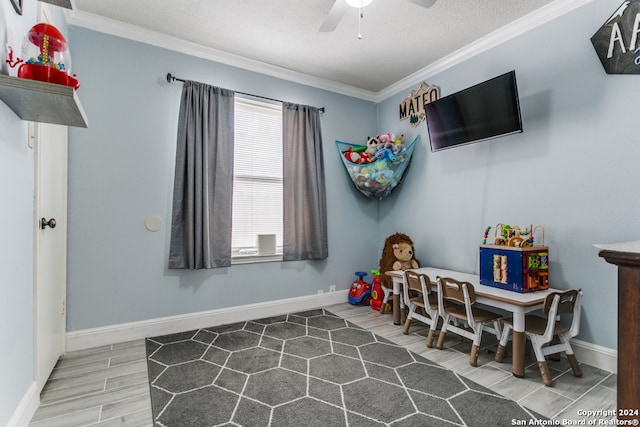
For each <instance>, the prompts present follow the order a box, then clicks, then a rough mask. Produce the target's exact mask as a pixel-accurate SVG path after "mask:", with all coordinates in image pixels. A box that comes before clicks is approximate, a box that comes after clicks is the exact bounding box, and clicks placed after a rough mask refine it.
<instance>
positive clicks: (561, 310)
mask: <svg viewBox="0 0 640 427" xmlns="http://www.w3.org/2000/svg"><path fill="white" fill-rule="evenodd" d="M579 292H580V289H569V290H566V291H561V292H552V293H550V294H549V295H547V297H546V298H545V301H544V307H543V309H542V312H543V313H544V315H545V316H548V315H549V311H550V310H551V306H552V305H553V299H554V298H555V296H556V295H558V296H559V297H560V300H559V302H558V309H557V311H556V315H559V314H571V313H573V309H574V306H575V303H576V299H577V297H578V293H579Z"/></svg>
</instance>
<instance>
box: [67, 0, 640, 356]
mask: <svg viewBox="0 0 640 427" xmlns="http://www.w3.org/2000/svg"><path fill="white" fill-rule="evenodd" d="M617 3H618V1H617V0H607V1H601V2H600V1H599V2H592V3H589V4H587V5H585V6H583V7H581V8H579V9H577V10H575V11H573V12H570V13H569V14H567V15H565V16H563V17H561V18H559V19H556V20H554V21H552V22H549V23H547V24H545V25H543V26H541V27H539V28H537V29H535V30H532V31H530V32H528V33H526V34H524V35H521V36H519V37H517V38H515V39H514V40H511V41H508V42H506V43H504V44H503V45H501V46H499V47H497V48H494V49H491V50H490V51H488V52H484V53H480V54H479V55H477V56H470V58H469V59H468V60H467V61H465V62H463V63H462V64H459V65H456V66H454V67H451V68H450V69H448V70H446V71H444V72H442V73H441V74H439V75H436V76H432V77H429V78H428V81H427V82H428V83H431V84H436V85H438V86H440V87H441V89H442V93H443V94H449V93H453V92H455V91H457V90H460V89H463V88H465V87H468V86H470V85H473V84H475V83H478V82H480V81H483V80H486V79H488V78H491V77H494V76H496V75H498V74H501V73H503V72H506V71H509V70H511V69H515V70H516V72H517V76H518V84H519V90H520V97H521V107H522V113H523V119H524V127H525V132H524V133H523V134H519V135H515V136H510V137H505V138H501V139H496V140H493V141H489V142H484V143H482V144H476V145H470V146H467V147H461V148H456V149H454V150H449V151H444V152H439V153H435V154H434V153H431V152H430V151H429V149H428V136H427V133H426V126H425V125H424V124H422V125H420V127H419V128H417V129H413V128H411V127H409V126H408V124H407V123H406V122H399V121H398V112H397V108H398V104H399V102H400V101H401V100H402V99H403V98H404V97H405V96H406V95H407V94H408V92H409V91H410V90H411V89H413V88H414V87H415V86H412V87H407V89H406V91H401V93H398V94H397V95H395V96H392V97H391V98H389V99H388V100H385V101H384V102H382V103H381V104H379V105H377V106H376V105H373V104H372V103H369V102H365V101H361V100H357V99H353V98H349V97H346V96H341V95H337V94H334V93H330V92H326V91H322V90H318V89H314V88H310V87H306V86H303V85H299V84H295V83H291V82H286V81H283V80H279V79H274V78H270V77H266V76H263V75H260V74H256V73H253V72H249V71H243V70H239V69H235V68H232V67H228V66H225V65H221V64H218V63H215V62H211V61H207V60H203V59H198V58H193V57H190V56H186V55H181V54H178V53H175V52H172V51H168V50H163V49H159V48H155V47H150V46H147V45H143V44H139V43H136V42H132V41H129V40H124V39H120V38H116V37H111V36H105V35H103V34H100V33H96V32H93V31H89V30H86V29H82V28H74V29H72V30H71V34H70V41H71V46H72V48H73V54H74V71H75V72H77V73H78V77H79V79H80V81H81V84H82V86H81V88H80V90H79V92H78V94H79V95H80V98H81V100H82V102H83V105H84V107H85V110H86V112H87V115H88V117H89V121H90V125H89V128H88V129H71V131H70V143H71V146H70V170H69V179H70V188H69V190H70V191H69V192H70V195H69V282H68V299H69V301H68V308H69V310H68V324H67V326H68V330H69V331H73V330H79V329H85V328H92V327H98V326H106V325H112V324H118V323H123V322H130V321H137V320H144V319H151V318H155V317H161V316H169V315H177V314H183V313H190V312H195V311H201V310H210V309H216V308H221V307H229V306H236V305H241V304H246V303H253V302H262V301H269V300H274V299H280V298H287V297H295V296H302V295H310V294H313V293H315V292H316V291H317V289H319V288H323V289H325V290H326V289H327V287H328V285H329V284H332V283H336V284H337V285H338V288H339V289H346V288H347V286H348V284H349V283H350V281H351V279H352V272H353V271H355V270H358V269H368V268H370V267H372V265H371V264H374V263H377V260H378V258H379V253H380V248H381V246H382V242H383V241H384V238H385V237H386V236H387V235H389V234H392V233H394V232H396V231H403V232H405V233H407V234H409V235H411V237H413V239H414V241H415V242H416V249H417V254H418V257H419V258H420V259H421V261H422V262H423V264H431V265H437V266H442V267H449V268H455V269H459V270H464V271H477V263H478V256H477V252H478V244H479V243H480V240H481V238H482V233H483V231H484V228H485V227H486V226H487V225H495V224H497V223H501V222H504V223H510V224H517V225H522V226H524V225H529V224H534V225H536V224H540V225H543V226H544V227H545V243H546V244H548V245H549V246H550V252H551V260H552V270H551V274H552V275H551V280H552V284H553V285H554V286H557V287H561V288H564V287H569V286H579V287H582V288H583V289H584V290H585V294H586V295H585V301H584V312H585V316H584V318H583V328H582V333H581V335H580V338H582V339H584V340H586V341H589V342H593V343H595V344H598V345H602V346H606V347H610V348H615V347H616V337H615V336H616V322H615V319H614V318H611V316H608V315H605V314H602V313H603V312H602V311H601V307H602V306H603V305H604V306H607V307H611V308H615V305H616V287H615V267H613V266H610V265H608V264H606V263H605V262H604V261H603V260H602V259H600V258H599V257H598V256H597V250H596V249H595V248H593V247H592V246H591V244H592V243H597V242H605V241H616V240H630V239H635V238H637V232H635V230H634V216H633V212H634V208H637V207H638V206H637V205H638V201H637V199H636V198H633V197H632V195H631V196H630V195H629V192H630V191H631V184H630V183H631V182H634V179H637V178H638V176H637V174H638V173H639V172H637V168H634V166H635V162H634V157H635V156H634V155H637V154H638V153H637V152H638V150H639V148H638V147H637V146H636V145H635V144H634V143H633V142H632V141H631V139H632V135H633V133H632V129H633V128H632V126H633V120H631V117H632V112H633V111H634V110H633V107H634V104H633V102H634V99H633V97H632V96H630V94H632V93H633V92H634V89H636V88H637V86H638V85H639V84H640V83H639V82H638V81H637V79H636V77H634V76H607V75H605V73H604V71H603V70H602V67H601V65H600V63H599V61H598V59H597V56H596V55H595V52H594V51H593V49H592V47H591V44H590V42H589V38H590V37H591V35H592V34H593V33H594V32H595V31H596V30H597V28H599V26H600V25H601V24H602V23H603V22H604V21H605V20H606V19H607V18H608V17H609V16H610V15H611V13H612V11H613V10H615V9H616V8H617V6H618V4H617ZM169 71H170V72H172V73H174V74H175V75H177V76H179V77H183V78H189V79H193V80H198V81H203V82H207V83H210V84H214V85H218V86H222V87H227V88H231V89H235V90H239V91H245V92H251V93H256V94H259V95H263V96H271V97H275V98H279V99H285V100H290V101H294V102H300V103H306V104H312V105H317V106H325V107H327V113H326V114H325V115H324V116H323V119H322V120H323V121H322V124H323V132H324V139H325V165H326V179H327V187H328V207H329V241H330V257H329V259H328V260H327V261H325V262H321V263H316V262H300V263H268V264H256V265H243V266H233V267H231V268H228V269H220V270H212V271H196V272H176V271H169V270H167V269H166V257H167V248H168V233H167V230H168V227H169V224H167V223H166V222H168V218H169V214H170V207H171V191H172V176H173V160H174V143H175V129H176V116H177V109H178V103H179V95H180V90H181V87H180V85H179V84H172V85H169V84H167V83H166V81H165V80H164V76H165V75H166V73H167V72H169ZM387 131H394V132H396V133H402V132H404V133H405V134H407V136H408V137H410V138H411V137H413V136H415V135H416V134H420V135H421V136H422V141H421V143H420V145H419V146H418V148H417V149H416V152H415V154H414V159H413V162H412V166H411V168H410V169H409V171H408V173H407V175H406V177H405V181H404V183H403V184H402V186H401V187H400V188H399V191H396V192H395V193H394V194H392V195H391V196H390V198H388V199H386V200H384V201H383V202H381V203H380V204H376V203H371V202H368V201H365V200H364V199H363V198H362V197H361V196H360V195H358V194H356V193H355V191H354V190H353V189H352V188H351V186H350V183H349V182H348V181H347V178H346V176H345V172H344V171H343V170H342V165H341V164H340V162H339V159H338V158H337V154H336V152H335V148H334V144H333V141H334V140H335V139H340V140H347V141H353V142H357V141H358V140H362V139H363V136H364V135H369V134H372V133H374V132H387ZM378 209H379V211H378ZM152 214H155V215H160V216H161V217H163V218H164V219H165V226H164V228H163V229H162V230H161V231H160V232H158V233H150V232H148V231H146V230H145V229H144V227H143V221H144V219H145V217H147V216H148V215H152Z"/></svg>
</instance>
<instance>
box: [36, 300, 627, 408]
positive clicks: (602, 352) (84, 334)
mask: <svg viewBox="0 0 640 427" xmlns="http://www.w3.org/2000/svg"><path fill="white" fill-rule="evenodd" d="M348 292H349V291H348V290H344V291H338V292H327V293H322V294H315V295H308V296H304V297H297V298H288V299H283V300H276V301H268V302H263V303H256V304H247V305H241V306H236V307H229V308H222V309H217V310H210V311H202V312H197V313H189V314H184V315H179V316H170V317H161V318H157V319H150V320H143V321H140V322H131V323H121V324H118V325H113V326H105V327H100V328H92V329H83V330H80V331H73V332H68V333H67V335H66V350H67V351H74V350H83V349H87V348H92V347H100V346H103V345H110V344H115V343H120V342H126V341H132V340H137V339H143V338H147V337H153V336H158V335H165V334H172V333H176V332H182V331H188V330H192V329H199V328H206V327H210V326H217V325H223V324H227V323H234V322H242V321H246V320H251V319H259V318H261V317H269V316H276V315H278V314H283V313H291V312H293V311H303V310H310V309H314V308H318V307H324V306H327V305H331V304H339V303H341V302H346V301H347V295H348ZM571 344H572V347H573V350H574V352H575V353H576V357H577V358H578V361H580V362H582V363H586V364H588V365H591V366H595V367H597V368H600V369H604V370H605V371H608V372H613V373H616V372H617V366H618V352H617V351H616V350H612V349H610V348H607V347H602V346H599V345H596V344H591V343H589V342H586V341H581V340H576V339H574V340H571ZM36 406H37V404H36Z"/></svg>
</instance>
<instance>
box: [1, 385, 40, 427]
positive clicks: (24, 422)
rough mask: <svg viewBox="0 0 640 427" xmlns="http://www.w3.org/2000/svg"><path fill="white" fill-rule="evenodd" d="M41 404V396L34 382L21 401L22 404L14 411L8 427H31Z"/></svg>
mask: <svg viewBox="0 0 640 427" xmlns="http://www.w3.org/2000/svg"><path fill="white" fill-rule="evenodd" d="M39 404H40V396H39V394H38V386H37V384H36V382H35V381H34V382H32V383H31V385H30V386H29V388H28V389H27V392H26V393H25V394H24V396H23V397H22V399H21V400H20V404H18V407H17V408H16V410H15V411H14V413H13V415H12V416H11V419H10V420H9V424H7V427H26V426H28V425H29V422H30V421H31V418H33V414H35V413H36V409H38V405H39Z"/></svg>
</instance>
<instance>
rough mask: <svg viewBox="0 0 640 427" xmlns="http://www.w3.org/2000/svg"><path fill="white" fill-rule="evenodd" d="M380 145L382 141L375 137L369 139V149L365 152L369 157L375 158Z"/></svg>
mask: <svg viewBox="0 0 640 427" xmlns="http://www.w3.org/2000/svg"><path fill="white" fill-rule="evenodd" d="M379 145H380V140H379V139H378V138H377V137H375V136H369V137H367V149H366V150H364V152H365V153H366V154H367V155H369V157H371V158H373V157H374V156H375V155H376V151H378V146H379Z"/></svg>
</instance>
